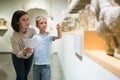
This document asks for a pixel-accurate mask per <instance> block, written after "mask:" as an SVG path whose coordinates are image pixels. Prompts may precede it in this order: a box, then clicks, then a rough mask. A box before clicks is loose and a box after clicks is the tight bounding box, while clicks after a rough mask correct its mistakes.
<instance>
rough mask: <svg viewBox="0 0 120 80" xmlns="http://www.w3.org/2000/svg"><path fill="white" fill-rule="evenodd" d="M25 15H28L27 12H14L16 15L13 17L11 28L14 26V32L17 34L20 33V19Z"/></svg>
mask: <svg viewBox="0 0 120 80" xmlns="http://www.w3.org/2000/svg"><path fill="white" fill-rule="evenodd" d="M25 14H27V12H25V11H22V10H18V11H15V12H14V14H13V16H12V21H11V26H12V28H13V30H14V31H16V32H19V31H20V28H19V25H18V22H19V19H20V17H21V16H23V15H25Z"/></svg>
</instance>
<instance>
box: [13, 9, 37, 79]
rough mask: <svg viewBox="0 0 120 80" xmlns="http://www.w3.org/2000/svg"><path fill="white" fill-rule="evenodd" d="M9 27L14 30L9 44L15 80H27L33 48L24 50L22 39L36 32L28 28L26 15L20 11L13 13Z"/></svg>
mask: <svg viewBox="0 0 120 80" xmlns="http://www.w3.org/2000/svg"><path fill="white" fill-rule="evenodd" d="M11 26H12V28H13V30H14V32H13V35H12V36H11V43H12V48H13V54H12V60H13V65H14V68H15V71H16V76H17V77H16V80H27V76H28V73H29V71H30V68H31V65H32V60H33V55H32V54H33V48H26V47H25V44H24V39H26V38H31V37H32V36H33V35H34V34H35V33H36V32H35V30H34V29H33V28H29V21H28V14H27V13H26V12H25V11H21V10H18V11H16V12H14V14H13V17H12V21H11Z"/></svg>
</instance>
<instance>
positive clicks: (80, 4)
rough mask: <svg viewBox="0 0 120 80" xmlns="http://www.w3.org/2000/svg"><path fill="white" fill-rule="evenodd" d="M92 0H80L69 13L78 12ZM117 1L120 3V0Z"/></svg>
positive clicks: (116, 0)
mask: <svg viewBox="0 0 120 80" xmlns="http://www.w3.org/2000/svg"><path fill="white" fill-rule="evenodd" d="M90 1H91V0H78V2H77V3H76V5H75V6H74V8H72V9H71V10H70V11H69V13H77V12H78V11H79V10H81V9H84V8H85V6H86V5H87V4H90ZM115 2H116V3H118V4H119V5H120V0H115Z"/></svg>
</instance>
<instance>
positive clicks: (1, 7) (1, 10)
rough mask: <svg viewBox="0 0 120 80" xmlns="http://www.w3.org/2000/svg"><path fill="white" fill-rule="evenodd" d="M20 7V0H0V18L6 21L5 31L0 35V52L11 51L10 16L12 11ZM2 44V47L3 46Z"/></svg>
mask: <svg viewBox="0 0 120 80" xmlns="http://www.w3.org/2000/svg"><path fill="white" fill-rule="evenodd" d="M19 9H22V7H21V1H20V0H1V1H0V18H5V20H6V21H7V28H8V30H7V32H6V33H5V34H4V36H3V37H2V36H0V45H1V46H0V52H9V51H11V46H10V36H11V35H12V31H13V30H12V28H11V18H12V14H13V12H14V11H16V10H19ZM3 46H4V47H3Z"/></svg>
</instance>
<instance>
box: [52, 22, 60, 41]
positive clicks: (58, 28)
mask: <svg viewBox="0 0 120 80" xmlns="http://www.w3.org/2000/svg"><path fill="white" fill-rule="evenodd" d="M56 28H57V36H53V40H55V39H60V38H61V37H62V32H61V30H60V28H61V26H60V24H57V27H56Z"/></svg>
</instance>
